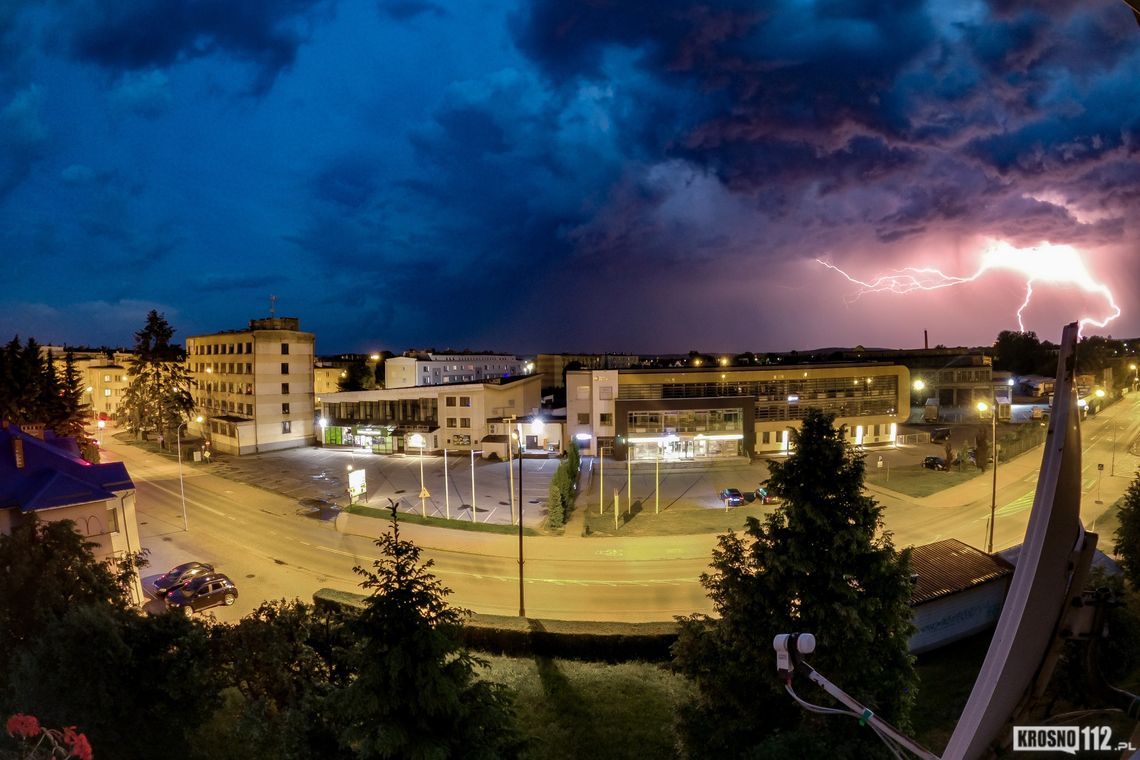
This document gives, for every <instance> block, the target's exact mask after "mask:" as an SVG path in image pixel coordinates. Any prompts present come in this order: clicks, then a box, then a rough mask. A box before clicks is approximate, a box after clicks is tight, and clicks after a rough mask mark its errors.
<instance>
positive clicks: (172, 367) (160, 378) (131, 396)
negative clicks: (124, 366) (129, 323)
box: [121, 309, 194, 446]
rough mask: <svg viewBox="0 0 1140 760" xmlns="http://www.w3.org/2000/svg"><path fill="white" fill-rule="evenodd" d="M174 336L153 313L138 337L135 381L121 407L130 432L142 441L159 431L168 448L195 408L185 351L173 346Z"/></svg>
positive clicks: (132, 366)
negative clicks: (185, 362) (189, 413)
mask: <svg viewBox="0 0 1140 760" xmlns="http://www.w3.org/2000/svg"><path fill="white" fill-rule="evenodd" d="M173 336H174V328H172V327H171V326H170V323H168V322H167V321H166V318H165V317H164V316H162V315H161V314H159V313H158V312H157V311H155V310H153V309H152V310H151V311H150V313H149V314H147V318H146V325H145V326H144V327H143V329H141V330H139V331H138V332H136V333H135V348H134V352H135V355H134V357H132V359H131V361H130V363H129V371H130V376H131V379H130V383H129V384H128V386H127V390H126V393H125V394H124V396H123V401H122V404H121V408H122V411H123V412H124V413H125V415H126V420H127V429H128V430H130V431H131V432H132V433H134V434H135V436H136V437H138V438H140V439H145V438H146V435H147V433H148V432H149V431H155V432H157V433H158V434H159V435H161V436H163V440H164V445H166V446H169V445H170V442H171V441H170V439H171V438H173V437H174V433H175V431H176V430H177V428H178V426H179V425H181V424H182V422H183V421H184V420H185V419H186V414H187V412H189V411H190V409H192V408H193V406H194V402H193V400H192V399H191V397H190V377H189V374H188V373H187V371H186V366H185V364H184V363H183V358H184V357H183V353H182V349H181V348H180V347H179V346H177V345H175V344H173V343H171V338H172V337H173Z"/></svg>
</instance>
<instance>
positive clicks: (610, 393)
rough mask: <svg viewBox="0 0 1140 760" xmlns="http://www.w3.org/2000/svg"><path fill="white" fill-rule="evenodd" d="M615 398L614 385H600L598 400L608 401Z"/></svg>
mask: <svg viewBox="0 0 1140 760" xmlns="http://www.w3.org/2000/svg"><path fill="white" fill-rule="evenodd" d="M613 397H614V387H613V386H612V385H599V386H598V398H600V399H602V400H603V401H607V400H609V399H612V398H613Z"/></svg>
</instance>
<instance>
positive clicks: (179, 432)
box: [174, 415, 202, 531]
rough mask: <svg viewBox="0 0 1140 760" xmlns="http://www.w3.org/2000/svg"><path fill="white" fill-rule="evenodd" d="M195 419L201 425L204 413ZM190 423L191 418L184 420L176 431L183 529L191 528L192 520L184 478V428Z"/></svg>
mask: <svg viewBox="0 0 1140 760" xmlns="http://www.w3.org/2000/svg"><path fill="white" fill-rule="evenodd" d="M194 421H195V422H197V423H198V424H199V425H201V424H202V415H198V416H197V417H195V418H194ZM188 424H190V420H184V421H183V422H182V423H180V424H179V425H178V429H177V430H175V431H174V438H175V444H174V445H175V446H176V447H177V449H178V490H179V492H180V493H181V494H182V530H184V531H189V530H190V520H189V518H188V517H187V515H186V482H185V481H184V480H183V479H182V428H184V427H186V426H187V425H188Z"/></svg>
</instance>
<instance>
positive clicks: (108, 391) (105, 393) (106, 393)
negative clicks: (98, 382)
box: [103, 388, 111, 396]
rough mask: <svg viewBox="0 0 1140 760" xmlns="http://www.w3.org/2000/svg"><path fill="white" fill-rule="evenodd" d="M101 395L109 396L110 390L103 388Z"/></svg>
mask: <svg viewBox="0 0 1140 760" xmlns="http://www.w3.org/2000/svg"><path fill="white" fill-rule="evenodd" d="M103 395H104V396H110V395H111V389H110V388H104V389H103Z"/></svg>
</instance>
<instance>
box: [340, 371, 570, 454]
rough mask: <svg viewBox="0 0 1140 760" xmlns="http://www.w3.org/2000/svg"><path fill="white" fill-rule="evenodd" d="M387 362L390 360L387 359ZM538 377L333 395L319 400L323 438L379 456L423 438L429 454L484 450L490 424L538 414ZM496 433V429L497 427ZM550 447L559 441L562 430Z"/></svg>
mask: <svg viewBox="0 0 1140 760" xmlns="http://www.w3.org/2000/svg"><path fill="white" fill-rule="evenodd" d="M388 361H392V360H391V359H389V360H388ZM540 392H541V385H540V380H539V378H538V377H536V376H529V377H517V378H508V379H504V380H499V381H496V382H482V383H456V384H449V385H433V386H422V387H418V388H386V389H383V390H372V391H346V392H341V393H330V394H327V395H325V396H323V397H322V398H321V405H322V413H323V416H322V418H321V422H320V425H321V428H322V433H321V436H320V440H321V441H322V442H323V443H324V444H326V445H330V446H354V447H360V448H364V449H368V450H370V451H373V452H375V453H378V454H391V453H399V452H417V451H418V450H419V447H418V445H417V442H418V441H420V440H421V439H420V438H413V436H416V435H417V434H418V435H421V436H423V439H422V440H423V442H424V445H425V448H426V449H427V451H429V452H435V451H442V450H443V449H445V448H446V449H448V450H450V451H456V450H459V451H470V450H472V449H474V450H482V447H483V442H484V439H485V438H486V437H487V436H488V435H491V434H492V431H491V429H490V425H497V424H498V423H501V422H502V420H503V419H504V418H509V417H516V418H521V417H524V416H526V415H532V414H535V413H537V410H538V408H539V405H540V401H541V398H540V395H541V394H540ZM496 432H497V431H496ZM554 435H555V436H556V437H555V438H554V439H553V440H546V441H539V440H538V438H537V437H536V439H535V441H534V445H535V447H539V446H541V445H542V444H543V443H544V442H545V443H546V444H547V445H550V444H551V443H553V444H554V445H556V446H560V444H561V440H560V438H561V436H560V433H554Z"/></svg>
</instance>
